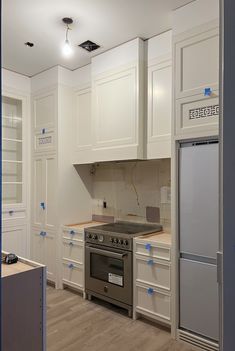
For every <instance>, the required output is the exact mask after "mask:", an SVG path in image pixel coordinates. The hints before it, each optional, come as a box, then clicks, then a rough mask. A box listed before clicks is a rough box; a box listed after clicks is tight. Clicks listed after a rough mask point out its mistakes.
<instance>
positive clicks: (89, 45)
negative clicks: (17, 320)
mask: <svg viewBox="0 0 235 351" xmlns="http://www.w3.org/2000/svg"><path fill="white" fill-rule="evenodd" d="M78 46H80V47H81V48H83V49H85V50H86V51H89V52H91V51H94V50H97V49H99V48H100V45H98V44H96V43H93V42H92V41H90V40H87V41H84V43H81V44H79V45H78Z"/></svg>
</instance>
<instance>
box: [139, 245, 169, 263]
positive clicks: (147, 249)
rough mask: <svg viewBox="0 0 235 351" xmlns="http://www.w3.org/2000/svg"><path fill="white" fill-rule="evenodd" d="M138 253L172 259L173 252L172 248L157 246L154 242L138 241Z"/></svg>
mask: <svg viewBox="0 0 235 351" xmlns="http://www.w3.org/2000/svg"><path fill="white" fill-rule="evenodd" d="M135 253H136V254H137V255H143V256H147V257H149V258H150V257H152V258H159V259H162V260H167V261H170V258H171V253H170V248H168V247H163V246H156V245H154V244H151V243H148V242H147V241H146V242H144V243H139V242H137V243H136V252H135Z"/></svg>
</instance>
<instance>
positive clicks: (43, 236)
mask: <svg viewBox="0 0 235 351" xmlns="http://www.w3.org/2000/svg"><path fill="white" fill-rule="evenodd" d="M31 258H32V260H34V261H35V262H39V263H41V264H44V265H45V266H46V267H47V279H48V280H49V281H51V282H55V281H56V279H55V277H56V240H55V234H54V233H49V232H46V231H43V230H40V229H36V228H35V229H33V232H32V236H31Z"/></svg>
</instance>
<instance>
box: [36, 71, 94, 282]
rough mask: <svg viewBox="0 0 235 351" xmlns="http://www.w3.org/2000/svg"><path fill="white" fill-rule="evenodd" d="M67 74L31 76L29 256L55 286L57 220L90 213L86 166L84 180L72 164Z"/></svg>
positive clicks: (58, 249) (71, 110)
mask: <svg viewBox="0 0 235 351" xmlns="http://www.w3.org/2000/svg"><path fill="white" fill-rule="evenodd" d="M70 79H71V72H70V71H69V70H66V69H64V68H62V67H54V68H53V69H51V70H48V71H46V72H43V73H41V74H38V75H36V76H34V77H33V78H32V94H33V101H32V111H33V125H32V136H33V137H32V182H31V183H32V196H31V198H32V201H31V203H32V210H31V213H32V215H31V217H32V220H31V227H32V239H31V241H32V244H31V256H32V259H34V260H35V261H39V262H41V263H43V264H45V265H46V266H47V271H48V275H47V276H48V279H49V280H50V281H53V282H55V284H56V287H58V284H60V283H61V276H62V266H61V264H57V265H56V262H61V247H62V246H61V245H62V244H61V236H60V228H61V225H62V224H63V223H73V222H76V221H87V220H90V218H91V198H90V197H91V195H90V189H89V188H87V187H86V185H85V183H86V182H88V183H89V177H90V173H89V167H88V166H84V167H85V168H83V169H82V177H85V179H86V182H85V183H84V179H83V178H82V177H81V176H80V173H79V171H78V170H76V169H75V167H74V166H73V165H72V162H73V151H74V149H73V146H74V144H73V141H74V135H75V128H74V120H75V101H76V99H75V96H76V94H75V91H74V89H73V87H72V86H69V85H68V84H67V83H68V82H70ZM52 87H53V88H52ZM50 137H51V139H50ZM40 138H42V141H39V140H40ZM43 138H45V139H43ZM47 138H49V141H48V142H47ZM37 140H38V141H37Z"/></svg>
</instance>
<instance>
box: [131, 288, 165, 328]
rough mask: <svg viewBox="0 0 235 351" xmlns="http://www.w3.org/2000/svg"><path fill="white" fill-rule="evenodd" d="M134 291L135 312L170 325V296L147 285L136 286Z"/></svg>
mask: <svg viewBox="0 0 235 351" xmlns="http://www.w3.org/2000/svg"><path fill="white" fill-rule="evenodd" d="M135 289H136V306H135V310H136V312H137V313H140V314H143V315H146V316H148V317H152V318H154V319H157V320H159V321H160V322H163V323H167V324H170V320H171V310H170V299H171V297H170V294H169V293H168V294H167V293H165V292H163V291H160V290H157V289H155V288H152V287H151V286H149V285H145V286H141V285H136V287H135Z"/></svg>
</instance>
